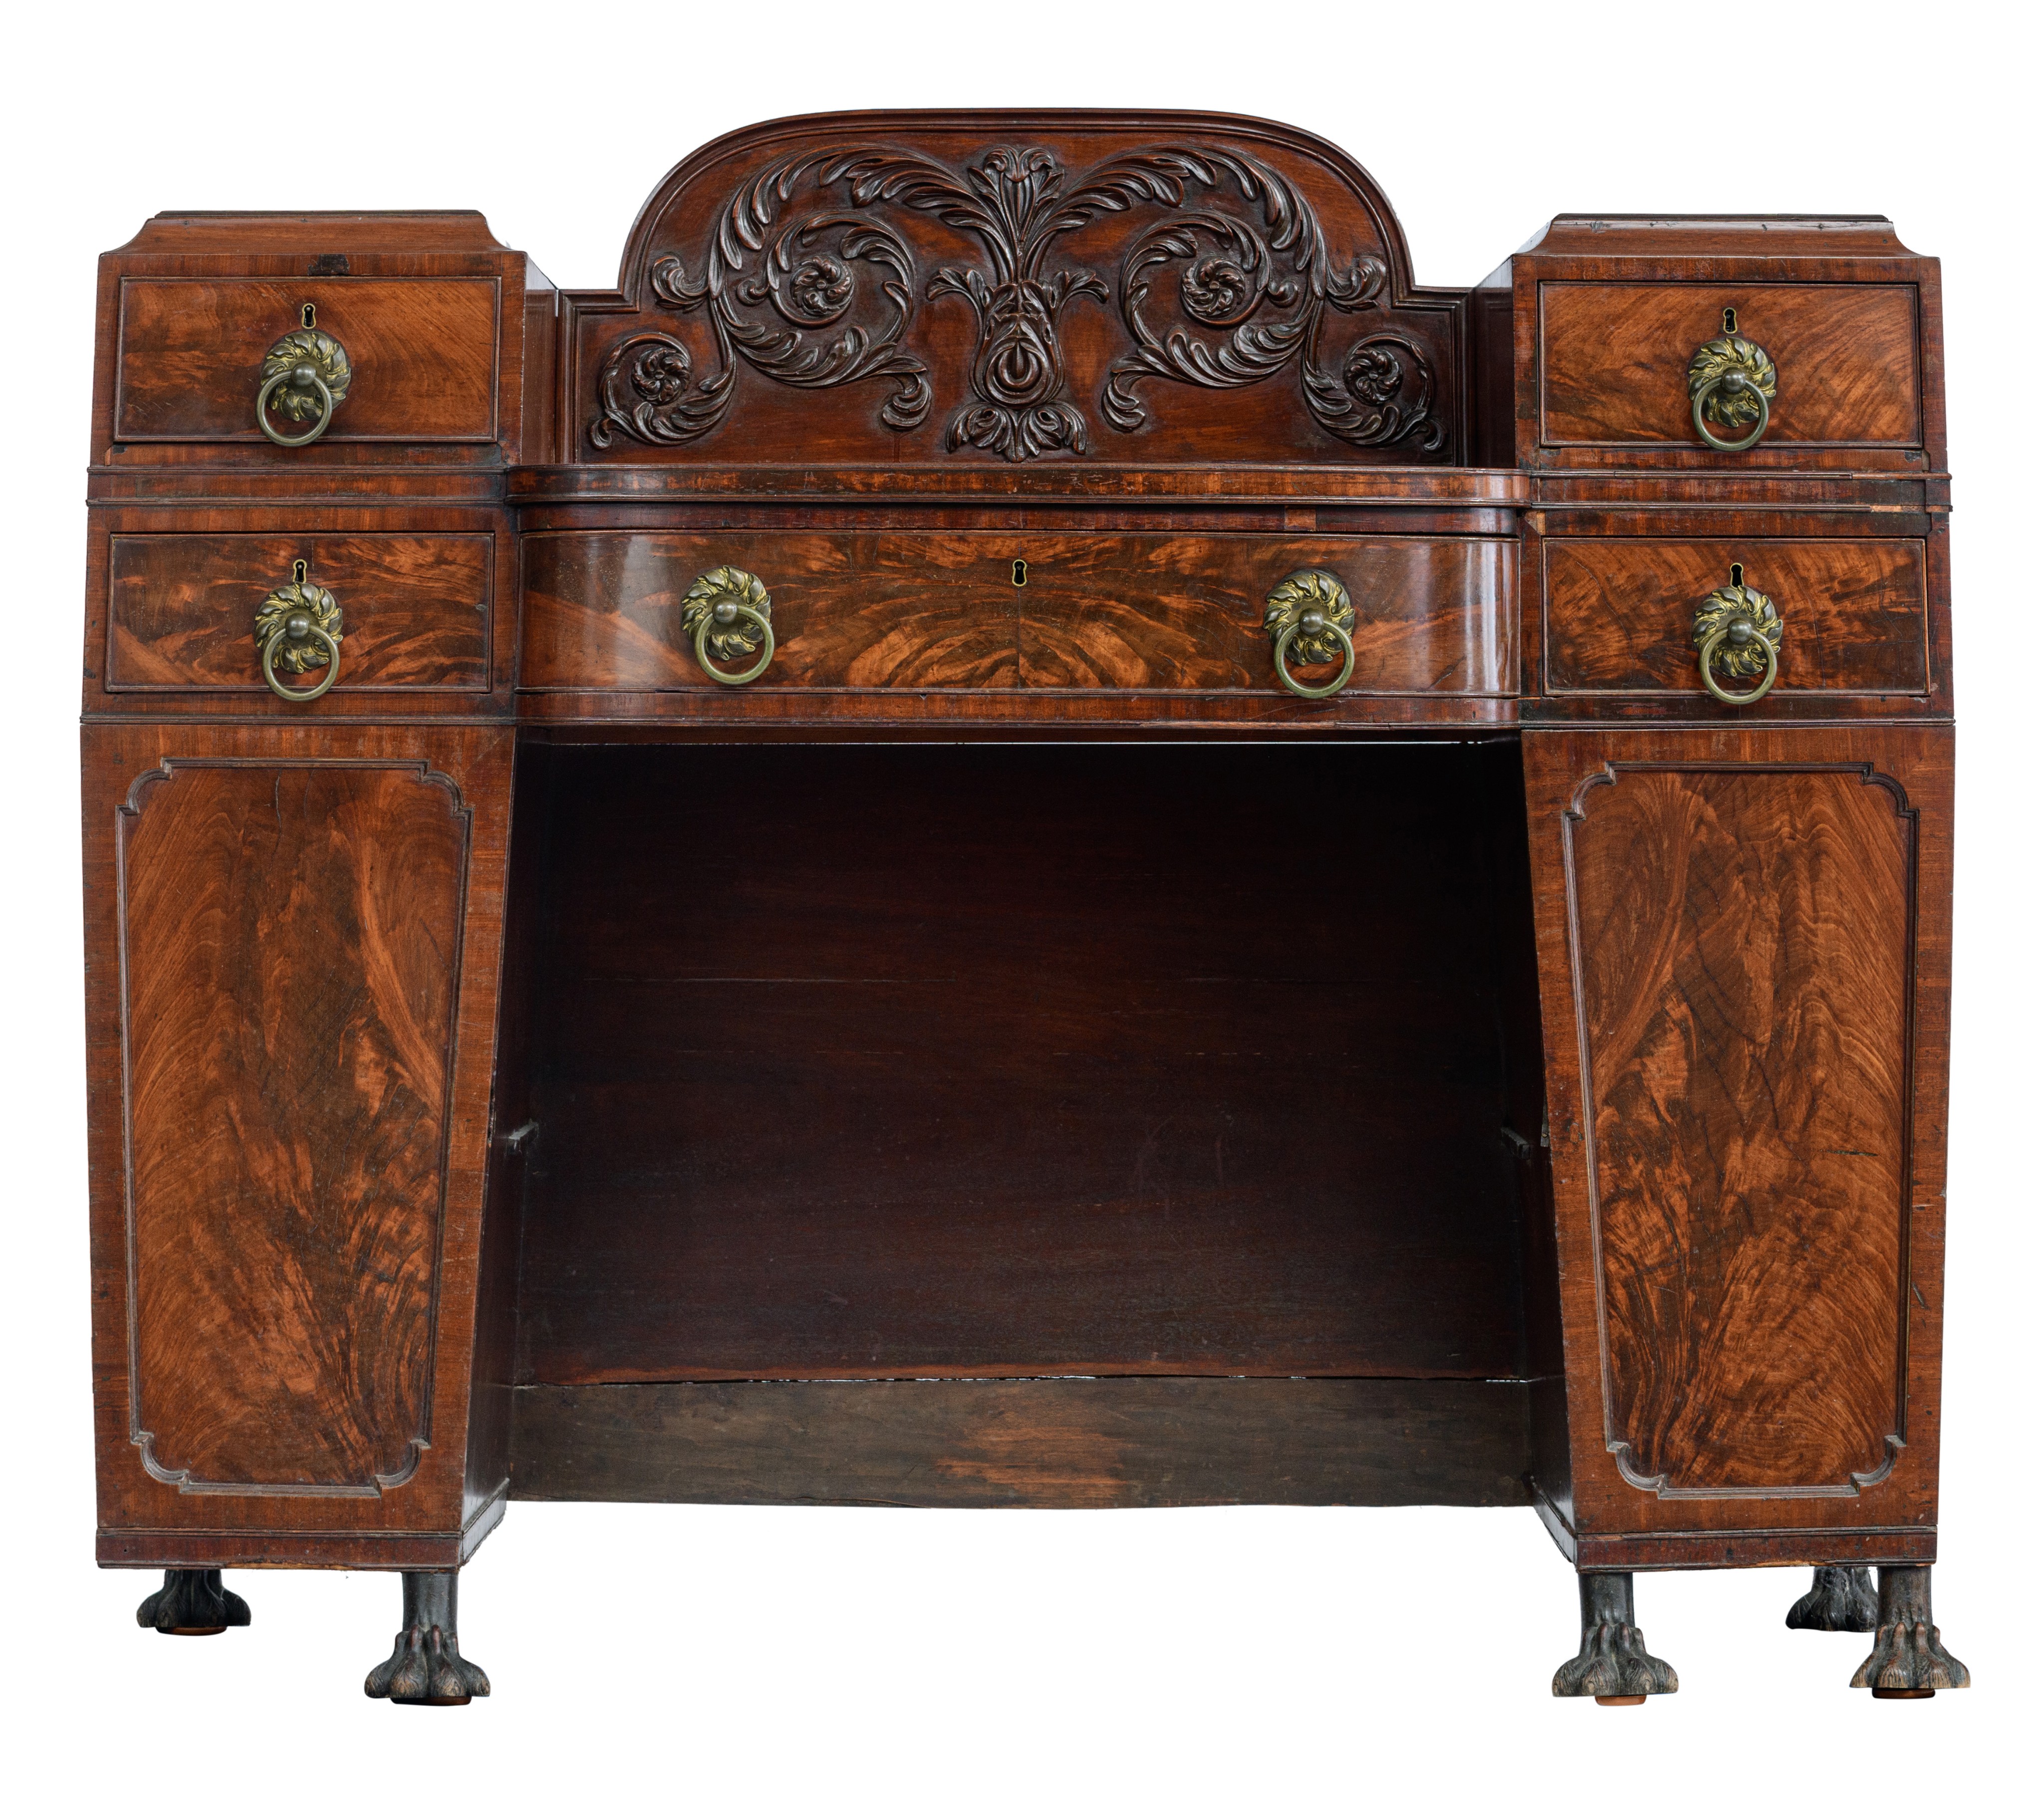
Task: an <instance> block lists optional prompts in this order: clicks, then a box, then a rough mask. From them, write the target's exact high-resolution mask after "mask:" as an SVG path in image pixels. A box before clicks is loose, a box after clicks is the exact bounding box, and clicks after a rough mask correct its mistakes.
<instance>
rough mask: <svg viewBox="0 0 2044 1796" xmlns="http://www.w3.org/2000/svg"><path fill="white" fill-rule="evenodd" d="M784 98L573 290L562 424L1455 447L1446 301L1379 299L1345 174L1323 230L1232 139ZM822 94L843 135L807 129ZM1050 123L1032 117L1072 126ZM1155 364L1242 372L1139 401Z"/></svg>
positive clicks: (1142, 442) (798, 452) (718, 447)
mask: <svg viewBox="0 0 2044 1796" xmlns="http://www.w3.org/2000/svg"><path fill="white" fill-rule="evenodd" d="M797 122H798V124H799V125H801V126H802V127H804V128H805V131H804V134H805V136H806V137H808V138H809V141H807V142H805V143H804V144H802V146H801V147H800V148H795V149H793V150H792V151H784V153H781V154H778V155H773V156H770V157H769V158H768V159H767V160H766V161H765V162H764V163H763V164H762V163H760V162H759V160H758V159H757V156H756V155H755V156H754V157H752V158H749V159H747V160H749V161H750V163H751V167H754V168H755V170H756V172H754V173H752V174H751V175H750V176H749V177H748V178H746V179H742V180H740V182H738V183H736V185H735V187H734V186H733V185H732V183H731V182H730V179H729V175H728V173H727V174H726V175H725V176H724V184H723V185H722V186H721V187H719V188H717V189H715V191H716V192H717V199H716V202H715V209H714V210H713V211H712V212H710V213H709V214H708V215H707V216H704V208H703V206H702V205H701V190H702V189H703V188H704V187H705V185H706V184H707V183H710V182H711V181H713V179H714V176H713V175H711V174H710V173H709V171H703V173H702V174H701V175H700V176H698V177H696V178H694V179H691V178H690V168H689V167H688V166H687V165H685V167H684V168H683V170H682V171H678V175H677V176H676V177H675V178H674V179H670V183H669V187H668V189H667V190H665V194H664V198H665V201H666V203H665V204H663V203H662V198H661V197H659V196H656V200H655V204H654V206H651V207H649V209H648V213H647V219H643V220H642V225H641V237H642V238H644V239H647V240H646V241H644V244H643V247H641V245H640V244H639V243H635V246H634V248H635V250H636V251H637V252H638V255H639V256H640V258H641V265H642V266H643V275H642V276H641V277H640V279H641V286H642V290H641V291H640V292H639V293H638V294H631V293H629V292H628V293H627V294H624V295H621V296H618V297H617V299H615V300H613V301H612V302H611V303H609V304H608V305H605V304H603V303H602V302H601V301H602V298H608V297H609V296H601V297H599V296H596V295H586V296H574V299H575V300H578V301H580V302H581V303H580V304H579V305H578V308H577V310H578V313H579V314H580V316H581V317H583V318H586V320H587V324H586V325H584V326H583V327H582V328H583V329H584V330H585V331H586V333H587V334H586V336H585V337H582V339H581V340H582V342H583V343H584V344H586V348H585V349H584V352H583V356H582V362H581V363H580V366H581V367H582V369H583V370H585V371H586V374H585V375H584V386H583V393H584V398H583V403H584V404H585V405H587V404H589V402H590V400H592V399H593V401H594V406H593V408H592V410H591V411H590V413H587V414H586V425H585V426H584V430H585V436H586V441H585V443H584V444H582V446H581V447H580V448H579V450H578V453H580V454H582V455H583V456H589V455H590V454H591V452H594V454H595V455H596V456H597V458H598V459H602V458H603V457H604V456H605V454H606V452H608V453H609V454H613V455H615V454H623V455H627V456H628V455H630V454H632V453H634V452H636V453H639V454H640V455H642V456H643V455H644V450H645V449H647V448H651V449H655V450H676V449H686V450H688V451H691V452H694V455H695V456H700V457H701V458H703V459H707V460H718V461H728V460H746V461H751V460H776V461H781V462H801V461H808V460H837V459H845V458H847V456H859V457H863V459H889V460H893V459H900V458H901V457H903V456H907V457H908V458H909V459H916V458H918V457H920V456H930V455H936V454H950V455H957V456H967V457H972V456H979V457H997V458H1001V459H1005V460H1008V461H1010V462H1020V461H1026V460H1032V459H1035V458H1036V457H1039V456H1051V455H1058V456H1093V457H1097V458H1098V459H1101V460H1131V459H1135V460H1141V459H1152V458H1154V457H1155V456H1157V455H1158V453H1160V452H1166V448H1167V446H1166V444H1162V443H1158V442H1157V441H1156V440H1155V439H1156V438H1157V437H1158V436H1159V435H1160V434H1164V433H1173V432H1174V427H1175V433H1177V434H1178V435H1180V436H1181V437H1182V436H1188V435H1189V436H1193V437H1199V438H1200V439H1201V440H1199V441H1197V442H1192V443H1189V444H1186V445H1185V446H1184V447H1181V448H1178V449H1177V450H1176V451H1175V453H1177V454H1178V455H1181V456H1184V455H1187V454H1189V455H1190V456H1191V457H1192V458H1193V459H1206V460H1264V459H1273V458H1280V459H1281V458H1283V457H1284V456H1287V455H1293V456H1297V455H1301V454H1304V455H1310V456H1314V457H1316V459H1324V458H1326V457H1327V456H1329V455H1330V454H1331V455H1334V456H1342V455H1343V451H1344V450H1347V451H1351V452H1374V453H1370V454H1369V455H1368V457H1367V459H1370V460H1428V459H1439V458H1441V457H1442V456H1443V454H1444V453H1447V452H1450V419H1451V415H1452V407H1451V406H1450V405H1449V404H1448V403H1447V396H1448V388H1447V381H1448V379H1449V378H1450V375H1449V372H1448V371H1447V370H1446V369H1445V368H1444V367H1443V363H1444V362H1445V361H1446V360H1447V356H1448V353H1449V352H1450V348H1451V345H1452V340H1453V339H1452V336H1451V334H1450V318H1449V315H1448V313H1447V308H1446V306H1445V304H1444V303H1443V301H1442V300H1441V299H1439V298H1435V299H1434V300H1433V301H1431V303H1430V302H1427V301H1424V300H1423V301H1422V302H1420V304H1419V305H1416V306H1406V307H1404V308H1403V309H1402V310H1401V309H1400V307H1399V306H1397V303H1396V301H1397V300H1398V299H1399V298H1403V297H1404V295H1403V294H1402V293H1401V292H1400V289H1401V288H1403V287H1404V286H1405V285H1406V282H1405V279H1404V269H1403V267H1401V266H1399V265H1398V262H1399V260H1402V255H1403V246H1402V244H1397V241H1396V238H1395V227H1393V232H1392V237H1393V240H1392V241H1391V242H1389V243H1386V242H1385V241H1384V240H1383V236H1382V235H1381V233H1379V232H1378V231H1377V228H1376V226H1375V224H1374V221H1373V220H1372V219H1371V218H1370V214H1369V210H1367V208H1366V206H1358V205H1357V204H1356V203H1355V196H1354V194H1352V193H1349V192H1344V191H1343V190H1340V189H1339V187H1336V188H1335V191H1334V198H1335V202H1336V203H1337V204H1341V203H1342V202H1347V203H1346V205H1343V211H1344V212H1345V213H1347V216H1346V217H1343V220H1342V224H1343V227H1344V229H1343V230H1342V232H1341V233H1340V240H1342V241H1343V243H1344V245H1345V247H1344V248H1342V249H1341V250H1339V251H1337V250H1335V249H1333V248H1330V236H1331V232H1330V229H1329V228H1328V226H1327V225H1325V224H1324V222H1323V219H1322V216H1321V213H1320V210H1319V209H1317V208H1316V205H1315V203H1314V201H1313V199H1312V198H1310V197H1309V196H1308V193H1307V192H1306V191H1305V190H1304V188H1303V187H1302V184H1301V183H1302V179H1303V176H1302V175H1295V174H1293V173H1291V172H1289V171H1285V170H1281V168H1280V167H1278V166H1277V158H1276V157H1275V156H1269V157H1266V156H1265V155H1262V154H1258V153H1257V152H1256V150H1253V149H1252V148H1251V147H1250V146H1249V143H1248V142H1247V141H1246V140H1236V141H1222V142H1214V141H1210V140H1206V139H1205V138H1204V137H1193V136H1191V135H1188V136H1187V137H1185V138H1183V139H1182V140H1168V139H1160V138H1158V137H1155V136H1152V137H1150V138H1149V139H1148V140H1147V141H1143V142H1141V143H1139V144H1133V145H1131V147H1128V148H1105V153H1101V154H1098V155H1095V156H1089V157H1086V158H1085V160H1080V159H1079V158H1078V157H1077V156H1073V155H1072V154H1071V153H1070V151H1069V150H1068V149H1066V148H1065V147H1064V144H1056V145H1055V147H1053V145H1052V144H1051V143H1047V142H1045V141H1042V140H1039V141H1035V142H1032V141H1029V140H1027V139H1024V138H1021V137H1017V138H1016V139H1015V140H1012V141H1010V142H1007V143H1001V144H993V145H992V146H990V147H987V148H981V149H978V150H976V151H973V152H969V153H966V154H964V155H962V156H961V155H957V154H952V155H944V154H940V153H937V152H936V151H934V150H932V149H925V148H922V147H920V146H917V145H914V144H910V143H905V141H904V140H905V138H907V137H909V136H910V134H909V133H887V134H886V137H884V138H880V137H876V136H875V135H874V133H873V127H874V123H875V121H874V120H873V119H872V118H870V117H867V118H864V119H859V120H845V121H797ZM832 122H836V123H840V124H841V125H843V126H844V127H846V130H845V135H844V138H843V139H842V140H840V141H839V142H836V143H832V142H828V141H820V140H818V134H817V130H816V128H817V127H818V126H820V125H828V124H831V123H832ZM948 122H949V123H950V124H951V132H950V133H947V135H949V136H954V137H955V134H956V130H957V121H955V119H954V120H952V121H948ZM988 122H989V125H990V124H992V123H993V121H988ZM1063 122H1064V124H1065V126H1066V129H1063V130H1062V131H1055V132H1046V133H1043V138H1046V139H1051V140H1056V139H1059V138H1062V139H1063V140H1066V143H1069V142H1070V141H1072V140H1074V138H1076V139H1077V140H1078V143H1079V144H1080V146H1081V147H1082V148H1084V147H1086V146H1085V133H1074V131H1073V130H1072V129H1071V125H1072V122H1073V121H1070V119H1066V121H1063ZM855 125H856V126H863V128H864V130H863V133H861V134H859V135H857V136H854V135H852V133H851V127H853V126H855ZM773 130H774V128H767V137H768V141H767V142H765V143H760V144H756V145H755V148H769V147H770V134H771V133H772V132H773ZM1101 135H1108V134H1107V133H1101ZM1243 137H1245V138H1246V137H1247V133H1243ZM1264 147H1265V146H1263V145H1262V144H1258V148H1259V149H1260V148H1264ZM716 148H717V146H713V150H712V151H711V152H705V156H704V157H702V158H698V159H697V161H698V162H699V163H700V162H701V161H704V160H708V159H710V158H711V157H713V154H714V151H715V149H716ZM1276 148H1277V149H1278V150H1279V151H1281V152H1289V156H1287V158H1286V160H1289V161H1292V162H1294V163H1297V162H1298V161H1300V160H1302V159H1301V158H1300V157H1299V156H1298V154H1297V150H1296V149H1295V148H1293V146H1292V145H1290V144H1285V143H1282V142H1280V143H1278V144H1277V146H1276ZM1308 166H1309V167H1311V168H1312V169H1315V170H1316V171H1317V172H1318V175H1319V180H1320V186H1321V187H1322V188H1323V190H1325V189H1327V188H1328V187H1330V186H1331V174H1332V172H1333V171H1329V170H1328V169H1327V167H1325V166H1324V164H1322V163H1312V164H1309V165H1308ZM724 167H725V169H726V170H727V171H728V168H729V167H730V160H728V159H726V160H725V161H724ZM1343 177H1345V178H1346V179H1348V180H1349V181H1350V183H1351V185H1353V184H1354V183H1356V182H1366V180H1367V177H1365V176H1362V175H1361V171H1341V172H1340V175H1337V176H1335V178H1337V179H1339V178H1343ZM692 199H693V200H694V202H695V203H694V204H693V205H691V204H690V201H691V200H692ZM690 213H694V214H695V215H696V221H695V225H694V231H693V233H691V232H690V229H689V225H690ZM1384 216H1385V218H1386V219H1388V217H1389V213H1388V211H1386V212H1385V213H1384ZM648 220H650V221H651V223H650V225H649V224H648V222H647V221H648ZM1394 259H1397V260H1394ZM633 267H634V252H633V251H628V253H627V268H628V272H629V271H632V270H633ZM635 299H636V302H637V303H636V306H635V305H634V304H633V301H634V300H635ZM1089 311H1091V312H1093V313H1095V318H1094V319H1093V320H1087V319H1085V318H1084V317H1083V316H1082V314H1084V313H1087V312H1089ZM621 312H629V313H632V314H633V316H632V317H628V319H627V320H626V321H625V322H626V323H627V325H628V326H636V328H627V329H624V330H623V331H622V332H621V333H620V332H619V331H617V328H616V325H615V324H614V322H613V319H614V317H615V315H616V314H617V313H621ZM605 314H609V316H608V317H606V316H605ZM947 314H948V316H947ZM604 325H610V327H611V328H610V329H609V330H608V331H605V330H604V329H602V327H603V326H604ZM591 326H594V327H595V328H594V329H590V327H591ZM1080 338H1083V348H1082V351H1081V352H1078V353H1074V347H1073V346H1074V340H1076V339H1080ZM1172 389H1177V390H1181V391H1185V390H1189V391H1192V392H1193V393H1198V394H1212V395H1228V394H1239V393H1243V392H1246V391H1247V390H1250V389H1263V390H1264V391H1263V392H1262V394H1258V395H1257V396H1256V397H1255V398H1254V400H1253V401H1252V402H1251V406H1248V407H1244V406H1240V405H1236V406H1228V405H1226V404H1225V403H1223V402H1215V403H1213V404H1211V405H1209V406H1202V407H1185V406H1179V407H1177V408H1174V409H1173V410H1171V411H1170V414H1169V416H1168V417H1166V418H1165V419H1164V420H1163V421H1161V422H1160V420H1159V415H1158V414H1159V413H1160V412H1162V410H1164V408H1163V406H1162V404H1161V402H1159V400H1158V394H1160V393H1162V392H1166V391H1169V390H1172ZM762 430H764V431H765V432H766V433H767V437H766V439H764V440H763V439H762V437H760V436H759V434H758V433H759V432H760V431H762ZM1316 440H1317V441H1318V443H1319V444H1320V445H1321V446H1320V448H1318V449H1317V450H1316V449H1314V448H1312V446H1311V445H1312V444H1313V443H1314V442H1315V441H1316ZM1146 452H1147V453H1146ZM663 459H664V458H663ZM1344 459H1346V458H1344ZM1355 459H1364V458H1363V457H1362V456H1357V457H1356V458H1355Z"/></svg>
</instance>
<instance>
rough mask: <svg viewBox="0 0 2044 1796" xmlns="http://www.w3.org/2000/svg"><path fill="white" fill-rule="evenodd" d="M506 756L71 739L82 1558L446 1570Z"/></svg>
mask: <svg viewBox="0 0 2044 1796" xmlns="http://www.w3.org/2000/svg"><path fill="white" fill-rule="evenodd" d="M509 749H510V733H509V732H508V731H504V730H470V729H440V730H421V729H409V730H383V729H309V730H304V731H294V732H292V733H290V735H289V736H281V733H279V732H277V731H275V730H274V729H271V730H253V729H234V728H230V727H205V726H201V727H193V728H159V727H156V726H147V725H104V726H92V727H89V728H88V729H87V730H86V794H85V801H86V809H85V824H86V898H87V944H88V967H87V1006H88V1021H89V1033H88V1040H89V1044H90V1054H91V1070H92V1075H93V1076H92V1098H93V1109H92V1123H93V1167H92V1171H93V1186H94V1219H93V1220H94V1229H93V1233H94V1270H95V1284H94V1298H95V1303H94V1346H95V1361H96V1372H95V1385H96V1387H97V1396H98V1411H99V1417H100V1425H99V1458H100V1489H101V1522H102V1558H104V1559H109V1561H122V1560H125V1561H128V1562H131V1563H176V1562H178V1561H179V1558H180V1555H181V1549H180V1548H179V1547H178V1546H177V1545H176V1544H175V1543H176V1542H177V1541H179V1540H186V1541H189V1542H190V1543H192V1551H193V1553H194V1555H198V1554H200V1553H201V1552H203V1554H204V1556H206V1557H207V1558H209V1559H210V1561H211V1563H220V1562H221V1560H222V1559H229V1560H233V1559H240V1560H244V1561H245V1560H255V1561H258V1562H260V1561H263V1560H264V1559H270V1560H272V1561H273V1562H275V1561H281V1562H282V1563H308V1562H309V1563H398V1562H401V1561H402V1562H406V1563H432V1562H435V1561H436V1560H438V1559H450V1558H452V1557H454V1556H456V1555H457V1554H458V1552H459V1529H460V1525H461V1521H462V1513H461V1506H460V1490H461V1483H462V1471H463V1459H464V1456H465V1455H464V1445H463V1443H464V1438H465V1435H466V1431H467V1409H468V1396H469V1392H468V1382H469V1371H470V1360H471V1345H472V1339H473V1334H474V1322H475V1315H474V1311H475V1286H476V1270H477V1269H476V1243H477V1236H478V1229H479V1222H480V1207H481V1192H480V1186H481V1179H482V1148H483V1145H484V1129H483V1113H484V1109H485V1104H486V1093H487V1090H488V1081H489V1078H490V1059H491V1056H492V1053H493V1052H494V1036H495V1027H496V1008H497V979H498V963H499V960H500V952H499V941H498V933H499V929H500V925H501V910H502V898H503V893H502V886H503V847H504V835H505V826H506V821H507V811H508V799H509V790H508V788H509V759H510V755H509ZM286 750H288V751H289V752H282V751H286ZM399 1535H401V1536H409V1537H410V1540H409V1544H404V1545H401V1546H398V1547H394V1548H390V1551H389V1552H385V1551H384V1550H383V1549H381V1548H363V1546H362V1545H361V1541H362V1540H363V1538H364V1537H367V1536H399ZM428 1536H433V1537H437V1538H436V1539H434V1538H427V1537H428ZM202 1537H204V1540H203V1545H202V1544H200V1543H201V1541H202ZM265 1537H268V1538H267V1540H266V1539H265ZM285 1537H288V1540H289V1544H288V1545H286V1544H284V1541H285ZM393 1553H394V1554H395V1557H392V1556H391V1555H392V1554H393Z"/></svg>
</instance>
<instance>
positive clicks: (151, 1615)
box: [135, 1571, 248, 1634]
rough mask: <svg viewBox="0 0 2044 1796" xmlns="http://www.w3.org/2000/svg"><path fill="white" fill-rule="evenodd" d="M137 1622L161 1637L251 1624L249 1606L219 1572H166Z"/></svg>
mask: <svg viewBox="0 0 2044 1796" xmlns="http://www.w3.org/2000/svg"><path fill="white" fill-rule="evenodd" d="M135 1621H136V1625H138V1626H140V1627H144V1628H154V1629H156V1632H157V1633H159V1634H224V1633H226V1632H227V1630H228V1629H229V1628H245V1627H247V1626H248V1604H247V1603H245V1602H243V1601H242V1600H241V1599H240V1598H239V1597H238V1596H236V1594H234V1593H233V1591H232V1590H229V1589H228V1588H227V1587H226V1586H225V1585H224V1584H222V1583H221V1581H220V1574H219V1573H218V1572H217V1571H166V1572H165V1573H164V1574H163V1588H162V1589H161V1590H156V1591H152V1593H151V1594H149V1595H148V1597H146V1598H144V1599H143V1603H142V1606H141V1607H140V1609H136V1611H135Z"/></svg>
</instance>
